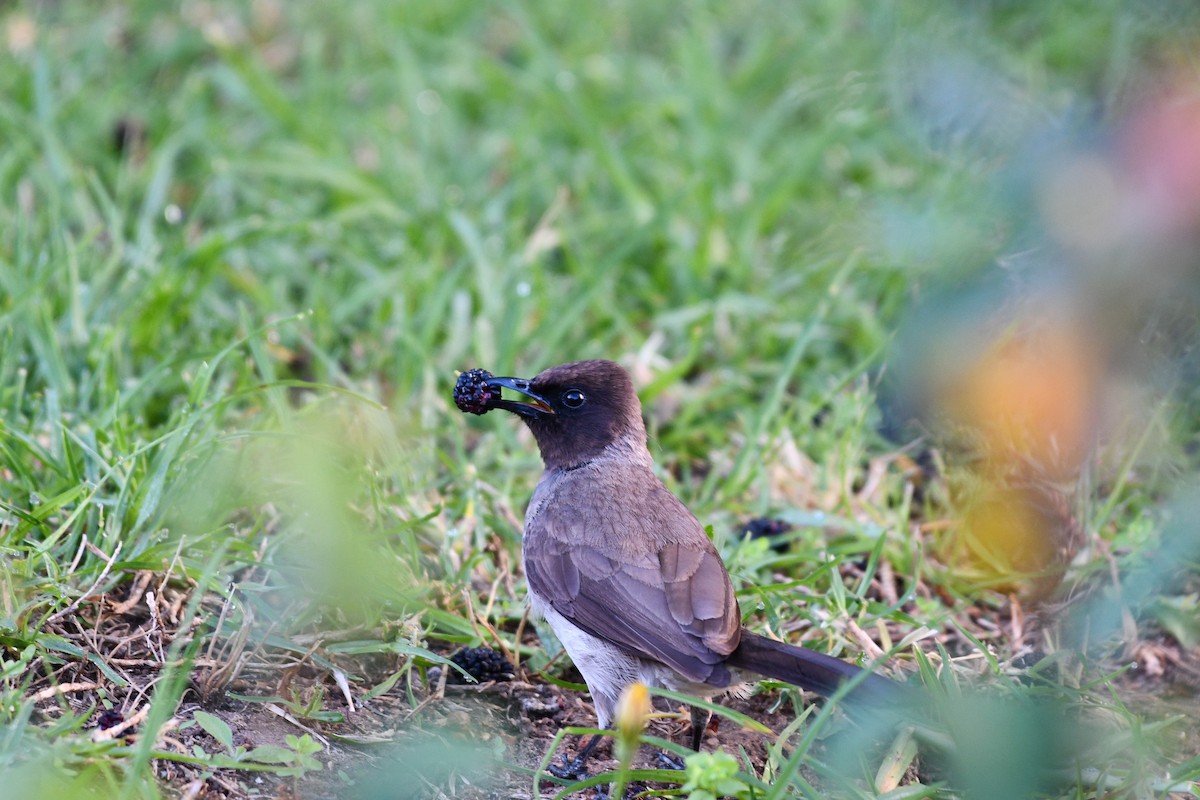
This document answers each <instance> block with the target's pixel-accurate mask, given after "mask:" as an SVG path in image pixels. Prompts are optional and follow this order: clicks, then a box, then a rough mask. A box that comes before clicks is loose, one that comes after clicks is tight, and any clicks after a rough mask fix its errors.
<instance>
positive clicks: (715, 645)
mask: <svg viewBox="0 0 1200 800" xmlns="http://www.w3.org/2000/svg"><path fill="white" fill-rule="evenodd" d="M504 389H511V390H514V391H516V392H518V393H519V394H521V395H522V396H523V397H524V399H523V400H508V399H504V398H503V396H502V394H503V390H504ZM455 402H456V404H457V405H458V407H459V408H460V409H462V410H463V411H468V412H471V413H475V414H483V413H486V412H487V411H490V410H491V409H495V408H500V409H505V410H507V411H511V412H513V413H516V414H518V415H520V416H521V418H522V419H523V420H524V421H525V423H526V425H528V426H529V429H530V430H531V431H532V432H533V435H534V438H535V439H536V440H537V443H538V448H539V449H540V450H541V455H542V460H543V462H544V463H545V467H546V471H545V473H544V474H543V475H542V478H541V480H540V481H539V482H538V485H537V488H536V489H535V490H534V493H533V497H532V498H531V499H530V501H529V507H528V509H527V511H526V514H525V537H524V557H525V575H526V578H527V579H528V582H529V604H530V607H531V609H532V610H533V612H534V613H536V614H540V615H542V616H543V617H545V619H546V621H547V622H548V623H549V625H550V627H551V628H552V629H553V630H554V633H555V635H556V636H557V637H558V639H559V641H560V642H562V645H563V647H564V648H565V649H566V651H567V654H568V655H570V657H571V660H572V661H573V662H574V663H575V666H576V667H577V668H578V669H579V672H580V673H581V674H582V675H583V678H584V680H585V681H586V682H587V685H588V690H589V691H590V692H591V695H592V700H593V702H594V704H595V707H596V716H597V718H598V722H599V726H600V727H601V728H608V727H609V725H610V723H611V722H612V718H613V713H614V711H615V709H616V704H617V699H618V698H619V697H620V695H621V691H622V690H623V689H624V688H625V687H626V686H628V685H629V684H631V683H634V682H635V681H640V682H642V683H645V684H647V685H650V686H660V687H665V688H668V689H673V690H676V691H681V692H685V693H688V694H692V695H697V696H701V697H707V696H711V695H715V694H719V693H721V692H724V691H728V690H729V689H730V688H733V687H735V686H737V685H738V684H740V683H742V682H743V681H744V679H745V674H744V673H746V672H751V673H757V674H758V675H764V676H767V677H771V678H775V679H777V680H781V681H785V682H787V683H791V684H795V685H797V686H800V687H802V688H805V689H810V690H813V691H816V692H819V693H821V694H825V695H829V694H832V693H833V692H834V691H836V690H837V688H838V687H839V686H840V685H841V684H842V683H843V682H845V681H849V680H853V679H855V678H859V682H858V684H857V685H856V687H855V690H854V692H853V694H854V695H855V697H856V698H859V699H862V698H866V699H871V700H878V701H881V702H885V703H886V702H888V701H889V700H890V699H894V697H895V693H896V692H898V691H899V690H900V689H901V688H902V687H901V686H900V685H898V684H896V683H893V682H892V681H890V680H888V679H886V678H882V677H879V676H877V675H873V674H867V675H863V674H862V673H863V670H861V669H860V668H859V667H857V666H854V665H852V664H848V663H846V662H844V661H840V660H838V659H836V658H832V657H830V656H828V655H824V654H821V653H817V652H815V651H812V650H808V649H805V648H802V647H795V646H792V645H788V644H784V643H782V642H777V641H774V640H772V639H767V638H765V637H763V636H759V635H758V634H756V633H753V632H751V631H749V630H747V629H746V628H744V627H742V617H741V611H740V610H739V608H738V601H737V597H736V596H735V595H734V591H733V584H732V583H731V582H730V580H729V573H728V572H727V571H726V569H725V564H724V563H723V562H722V561H721V556H720V555H719V554H718V553H717V550H716V548H715V547H714V546H713V544H712V542H711V541H710V540H709V538H708V536H707V535H706V534H705V532H704V528H703V527H702V526H701V525H700V523H699V522H698V521H697V520H696V518H695V517H694V516H693V515H692V513H691V512H690V511H688V509H687V507H686V506H684V504H683V503H682V502H680V500H679V499H678V498H677V497H675V495H673V494H672V493H671V492H670V491H669V490H668V489H667V488H666V487H665V486H663V484H662V481H660V480H659V479H658V477H657V476H656V475H655V474H654V469H653V462H652V460H651V457H650V452H649V450H647V449H646V428H645V425H644V424H643V422H642V413H641V403H640V402H639V401H638V397H637V393H636V392H635V391H634V388H633V383H632V382H631V381H630V379H629V375H628V374H627V373H626V372H625V370H624V369H622V368H621V367H620V366H619V365H617V364H615V363H613V362H611V361H579V362H575V363H571V364H563V365H561V366H557V367H552V368H550V369H548V370H546V371H544V372H542V373H541V374H540V375H538V376H537V377H535V378H533V379H530V380H526V379H521V378H504V377H495V376H493V375H491V373H488V372H485V371H483V370H471V371H469V372H465V373H463V374H462V375H461V376H460V377H459V381H458V385H457V386H456V387H455ZM692 720H693V729H692V746H693V749H698V748H699V744H700V739H701V736H702V733H703V729H704V726H705V724H706V723H707V713H706V712H703V713H696V712H693V718H692ZM597 738H598V737H593V738H592V740H591V741H590V742H589V743H588V744H587V746H585V747H584V748H583V750H582V751H581V752H580V755H579V756H578V757H577V758H576V760H575V762H574V765H573V766H572V767H568V768H567V770H566V771H567V772H568V773H570V772H574V773H579V771H580V770H581V768H582V765H583V762H584V760H585V759H586V757H587V754H588V753H589V752H590V751H591V750H592V748H593V747H594V746H595V744H596V741H597Z"/></svg>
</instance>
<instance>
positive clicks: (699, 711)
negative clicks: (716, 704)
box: [658, 706, 712, 769]
mask: <svg viewBox="0 0 1200 800" xmlns="http://www.w3.org/2000/svg"><path fill="white" fill-rule="evenodd" d="M691 711H692V749H693V750H695V751H696V752H697V753H699V752H700V742H701V741H702V740H703V739H704V731H705V730H707V728H708V720H709V719H710V718H711V717H712V713H711V712H710V711H709V710H708V709H707V708H700V707H699V706H692V707H691ZM658 762H659V763H660V764H662V765H663V766H664V767H666V768H667V769H683V768H684V767H686V766H687V764H685V763H684V761H683V759H682V758H680V757H679V756H677V755H674V754H673V753H667V752H660V753H659V754H658Z"/></svg>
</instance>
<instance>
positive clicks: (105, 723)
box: [96, 708, 125, 731]
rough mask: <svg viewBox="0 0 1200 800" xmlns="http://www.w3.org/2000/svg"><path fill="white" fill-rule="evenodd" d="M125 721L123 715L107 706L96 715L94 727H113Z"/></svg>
mask: <svg viewBox="0 0 1200 800" xmlns="http://www.w3.org/2000/svg"><path fill="white" fill-rule="evenodd" d="M124 721H125V715H124V714H122V713H121V712H120V711H117V710H116V709H115V708H107V709H105V710H104V711H101V712H100V715H99V716H98V717H96V727H97V728H99V729H100V730H102V731H103V730H107V729H109V728H115V727H117V726H118V725H120V724H121V723H122V722H124Z"/></svg>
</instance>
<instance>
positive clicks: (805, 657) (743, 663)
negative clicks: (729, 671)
mask: <svg viewBox="0 0 1200 800" xmlns="http://www.w3.org/2000/svg"><path fill="white" fill-rule="evenodd" d="M725 663H726V664H728V665H729V666H732V667H740V668H741V669H745V670H749V671H751V672H757V673H758V674H759V675H763V676H766V677H768V678H774V679H775V680H779V681H784V682H785V683H790V684H793V685H795V686H799V687H800V688H802V689H808V690H810V691H814V692H818V693H819V694H823V695H825V696H826V697H828V696H829V695H831V694H833V693H834V692H836V691H837V689H838V687H839V686H841V685H842V684H843V683H846V682H847V681H851V680H853V679H855V678H857V677H858V676H859V675H862V674H863V673H864V672H865V670H864V669H863V668H862V667H858V666H855V665H854V664H850V663H847V662H845V661H842V660H840V659H837V658H834V657H833V656H827V655H825V654H824V653H818V652H817V651H815V650H809V649H807V648H804V647H796V646H795V645H790V644H785V643H783V642H777V641H775V640H774V639H768V638H766V637H765V636H759V635H758V634H757V633H753V632H751V631H748V630H746V629H745V628H743V629H742V638H741V643H740V644H739V645H738V646H737V649H736V650H734V651H733V653H731V654H730V656H729V658H728V659H727V660H726V662H725ZM903 689H904V687H903V686H902V685H901V684H898V683H896V682H895V681H892V680H889V679H887V678H884V677H883V676H881V675H875V674H873V673H871V674H867V675H866V676H865V677H863V678H862V680H860V681H859V682H858V683H857V684H856V685H855V687H854V689H853V690H852V691H851V692H850V695H849V697H848V699H854V700H879V701H883V702H888V701H890V700H895V699H897V698H898V697H899V695H901V694H902V692H903Z"/></svg>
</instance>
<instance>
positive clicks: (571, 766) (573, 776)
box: [546, 754, 588, 781]
mask: <svg viewBox="0 0 1200 800" xmlns="http://www.w3.org/2000/svg"><path fill="white" fill-rule="evenodd" d="M546 771H547V772H549V773H550V774H551V775H553V776H554V777H556V778H562V779H563V780H565V781H581V780H583V779H584V778H587V777H588V771H587V758H585V757H584V756H575V757H574V758H567V757H566V755H565V754H564V755H563V757H562V763H560V764H551V765H550V766H548V767H546Z"/></svg>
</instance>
